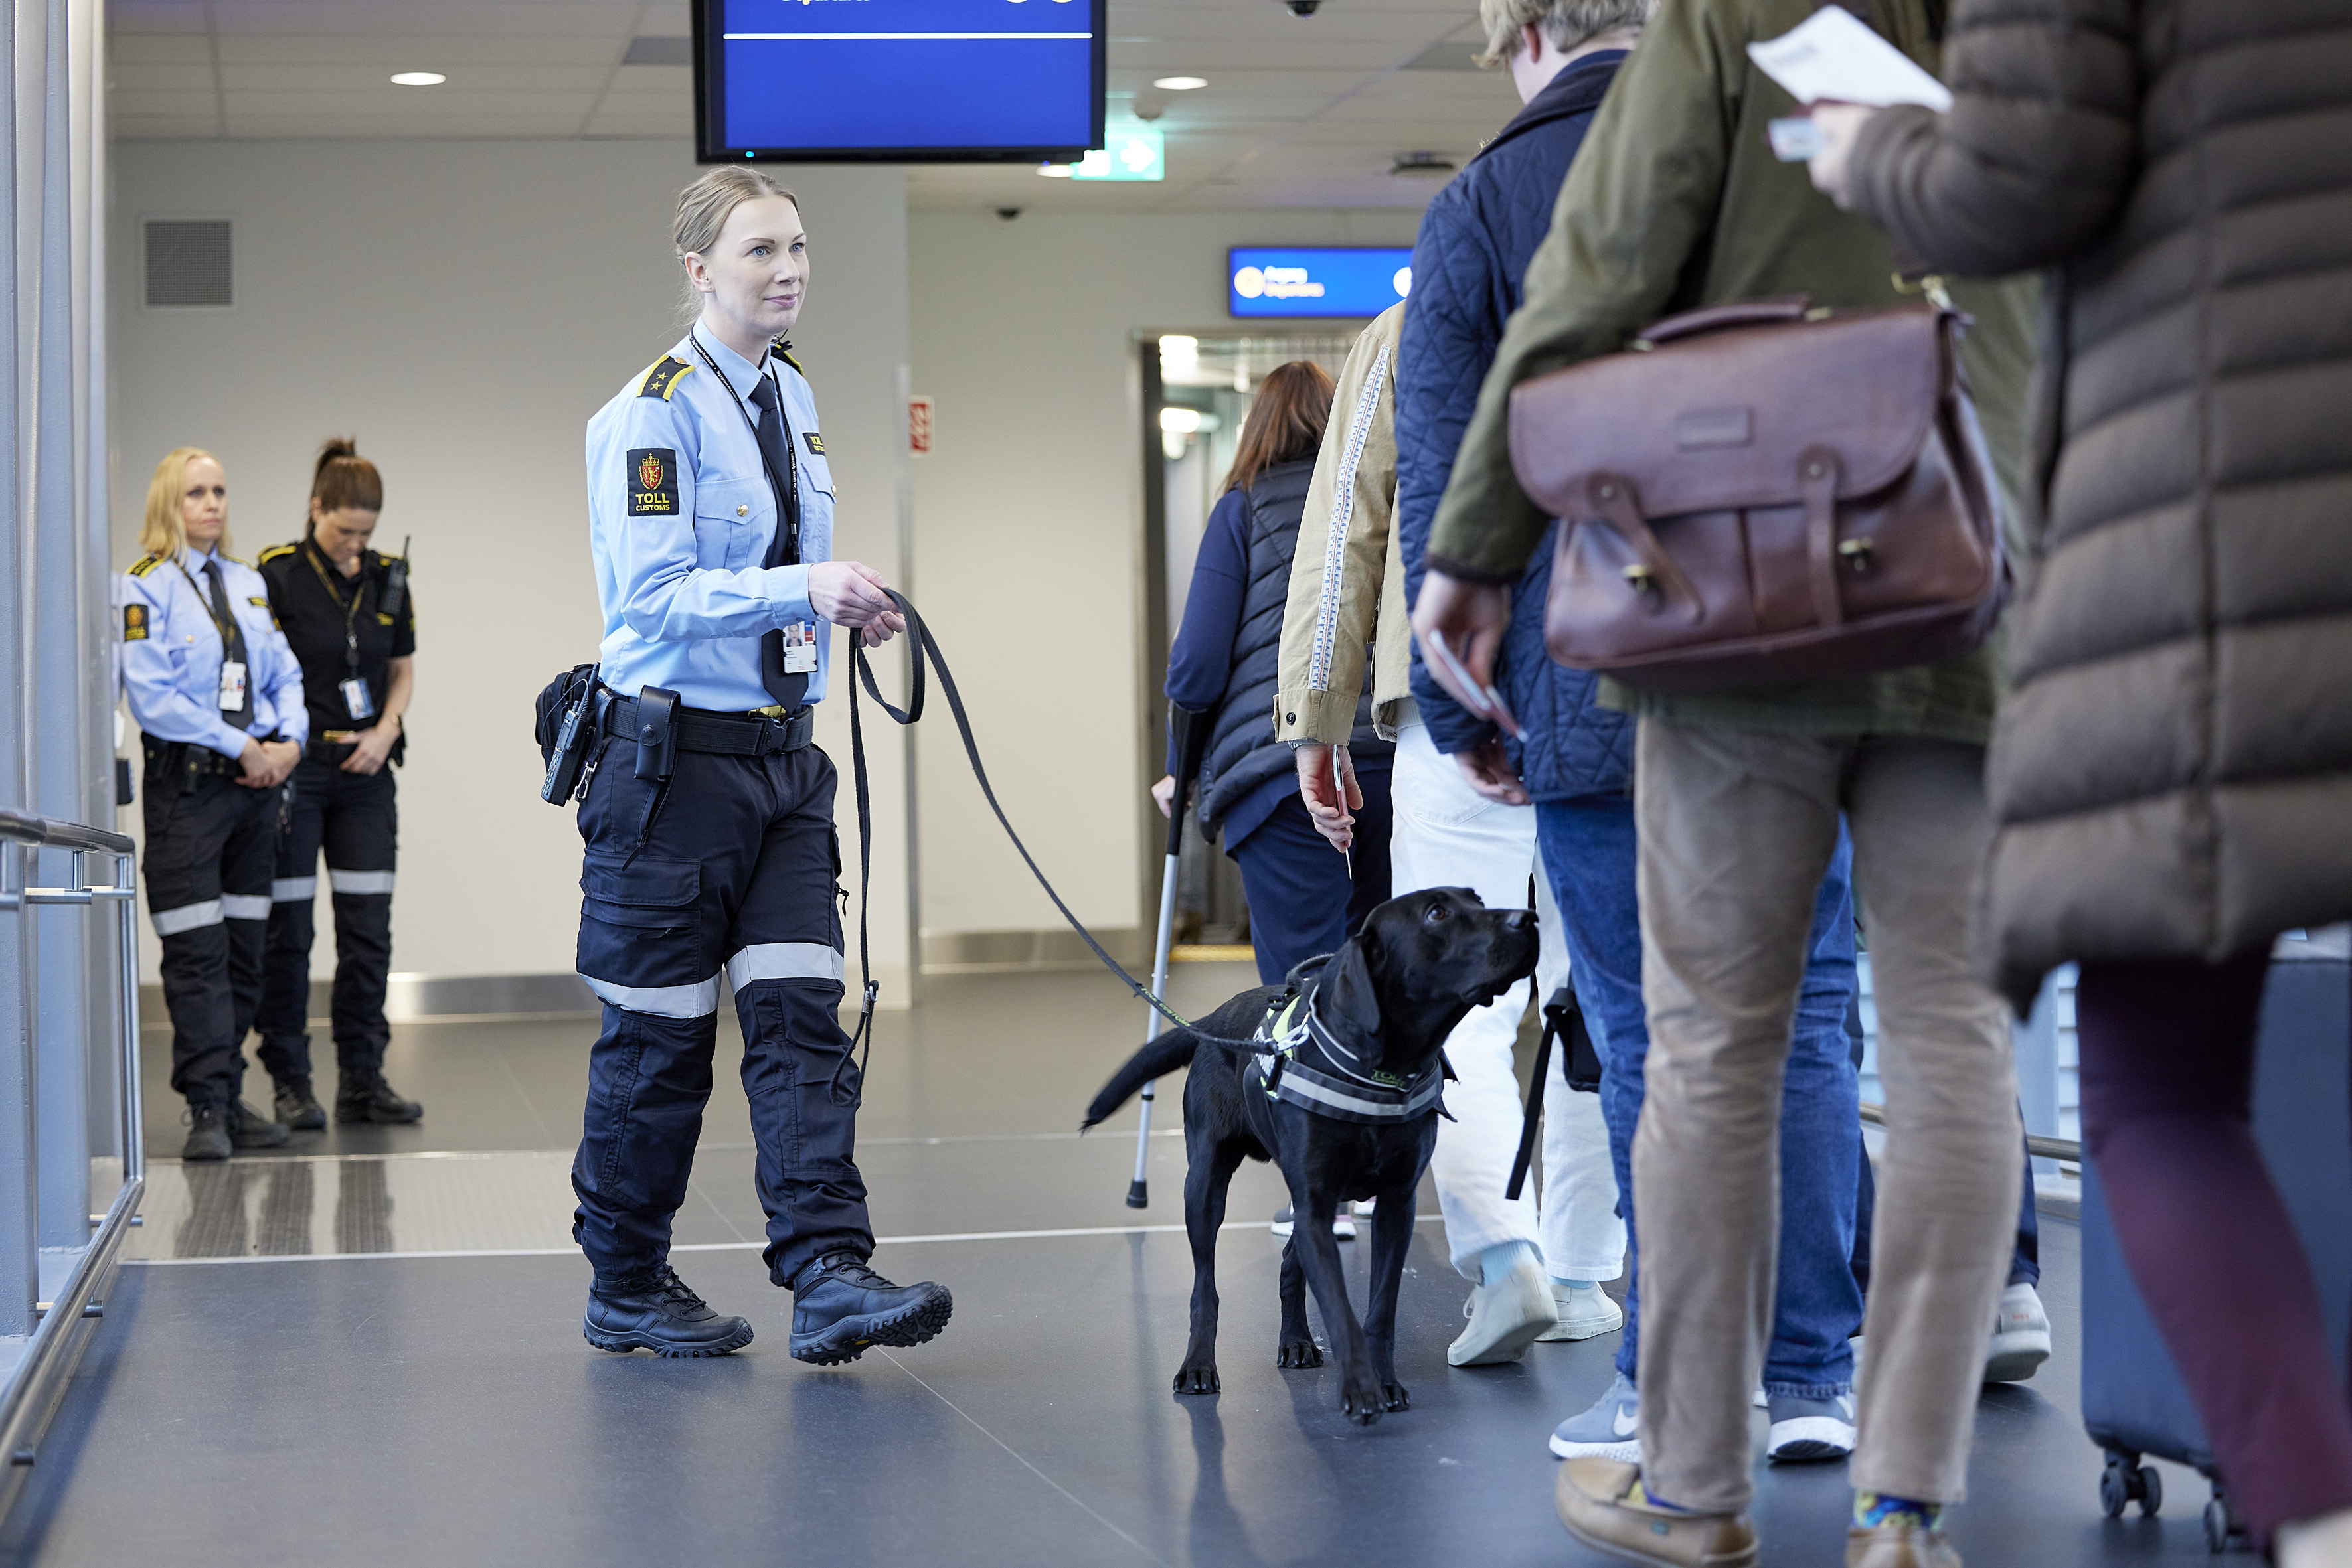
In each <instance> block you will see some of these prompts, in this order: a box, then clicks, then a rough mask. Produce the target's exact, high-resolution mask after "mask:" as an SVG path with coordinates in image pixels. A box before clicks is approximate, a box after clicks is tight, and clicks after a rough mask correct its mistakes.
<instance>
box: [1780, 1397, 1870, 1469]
mask: <svg viewBox="0 0 2352 1568" xmlns="http://www.w3.org/2000/svg"><path fill="white" fill-rule="evenodd" d="M1766 1409H1767V1410H1769V1412H1770V1413H1771V1417H1772V1435H1771V1437H1769V1438H1768V1439H1767V1440H1766V1442H1765V1445H1764V1457H1765V1458H1768V1459H1769V1460H1771V1461H1772V1462H1773V1463H1774V1464H1804V1463H1808V1462H1811V1461H1814V1460H1820V1459H1843V1458H1845V1457H1846V1456H1847V1455H1848V1454H1851V1453H1853V1437H1854V1432H1853V1395H1851V1394H1832V1396H1829V1397H1828V1398H1826V1399H1806V1398H1802V1397H1801V1396H1797V1395H1793V1394H1775V1395H1773V1396H1771V1398H1770V1401H1769V1403H1768V1404H1767V1406H1766Z"/></svg>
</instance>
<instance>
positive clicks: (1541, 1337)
mask: <svg viewBox="0 0 2352 1568" xmlns="http://www.w3.org/2000/svg"><path fill="white" fill-rule="evenodd" d="M1551 1302H1552V1310H1553V1312H1555V1313H1556V1314H1557V1317H1556V1320H1555V1321H1554V1322H1553V1323H1552V1325H1551V1327H1549V1328H1548V1329H1546V1330H1544V1332H1543V1333H1539V1334H1538V1335H1536V1343H1538V1344H1557V1343H1559V1342H1560V1341H1562V1340H1573V1339H1591V1338H1592V1337H1593V1336H1594V1335H1595V1334H1604V1333H1609V1332H1610V1331H1612V1329H1621V1328H1623V1327H1624V1326H1625V1309H1624V1308H1622V1307H1621V1306H1619V1305H1618V1304H1617V1303H1616V1302H1615V1301H1611V1300H1610V1299H1609V1292H1608V1291H1604V1290H1602V1289H1601V1287H1600V1286H1598V1285H1562V1284H1560V1283H1559V1281H1556V1280H1555V1281H1551Z"/></svg>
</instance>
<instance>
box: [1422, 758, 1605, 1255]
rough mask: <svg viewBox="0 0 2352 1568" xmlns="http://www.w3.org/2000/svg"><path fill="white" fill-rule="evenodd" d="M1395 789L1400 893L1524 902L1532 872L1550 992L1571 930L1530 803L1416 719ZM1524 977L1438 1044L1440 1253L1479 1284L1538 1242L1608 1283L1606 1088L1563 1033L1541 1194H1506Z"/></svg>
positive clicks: (1548, 1096) (1514, 1145)
mask: <svg viewBox="0 0 2352 1568" xmlns="http://www.w3.org/2000/svg"><path fill="white" fill-rule="evenodd" d="M1389 796H1390V800H1391V806H1392V809H1393V810H1394V812H1395V818H1396V826H1395V830H1394V837H1393V838H1392V839H1391V841H1390V845H1389V864H1390V867H1391V873H1392V876H1393V881H1392V883H1391V886H1392V888H1393V890H1394V892H1395V893H1397V894H1407V893H1415V892H1418V891H1419V890H1421V889H1422V888H1424V887H1467V888H1469V889H1471V890H1472V891H1473V892H1475V893H1476V894H1477V895H1478V897H1479V900H1480V901H1481V902H1482V903H1484V904H1486V905H1487V906H1488V907H1489V908H1496V909H1525V908H1526V907H1527V897H1528V878H1529V877H1530V876H1532V877H1533V878H1534V880H1535V885H1536V917H1537V922H1538V928H1539V930H1540V932H1541V934H1542V938H1543V951H1542V954H1541V956H1539V957H1538V960H1537V964H1536V973H1535V980H1534V988H1535V995H1536V996H1538V997H1539V998H1543V997H1549V996H1550V995H1551V994H1552V992H1553V991H1554V990H1555V989H1557V988H1559V986H1560V985H1561V984H1563V983H1564V982H1565V981H1566V980H1567V979H1568V940H1567V937H1566V936H1565V934H1564V933H1563V930H1562V928H1561V925H1560V918H1559V909H1558V908H1557V907H1556V906H1555V905H1554V904H1553V903H1552V895H1551V883H1550V879H1549V878H1548V877H1546V876H1545V875H1544V873H1543V867H1542V865H1541V864H1540V863H1539V862H1538V854H1537V850H1536V811H1535V808H1534V807H1532V806H1505V805H1499V804H1497V803H1496V802H1495V801H1492V800H1486V798H1485V797H1483V796H1481V795H1480V794H1479V793H1478V792H1477V791H1476V790H1475V789H1471V788H1470V785H1469V781H1468V780H1466V779H1464V778H1463V777H1462V770H1461V768H1459V767H1458V766H1456V764H1455V763H1454V759H1453V758H1450V757H1446V756H1443V755H1441V754H1440V753H1439V752H1438V749H1437V747H1435V746H1434V745H1433V744H1432V743H1431V741H1430V738H1429V729H1428V727H1426V726H1424V725H1418V724H1416V725H1410V726H1407V727H1405V728H1404V729H1403V730H1402V731H1401V732H1400V733H1399V734H1398V736H1397V749H1396V763H1395V772H1394V773H1393V774H1391V777H1390V784H1389ZM1528 988H1529V987H1528V981H1526V980H1521V981H1520V982H1519V983H1518V984H1517V985H1516V986H1513V987H1512V988H1510V989H1509V990H1507V991H1506V992H1504V993H1503V994H1502V995H1501V996H1500V997H1497V998H1496V999H1495V1000H1494V1001H1493V1002H1492V1003H1491V1004H1489V1005H1488V1006H1486V1007H1483V1008H1479V1009H1476V1010H1475V1011H1474V1012H1472V1013H1471V1014H1470V1016H1469V1017H1468V1018H1465V1019H1463V1020H1462V1022H1461V1023H1460V1024H1458V1025H1457V1026H1455V1028H1454V1033H1453V1034H1452V1035H1451V1036H1449V1037H1448V1038H1447V1040H1446V1041H1445V1055H1446V1058H1447V1060H1448V1061H1452V1062H1453V1063H1454V1073H1455V1075H1456V1080H1457V1081H1456V1082H1452V1083H1449V1084H1447V1085H1446V1086H1445V1108H1446V1109H1447V1110H1448V1111H1450V1112H1452V1113H1454V1120H1453V1121H1450V1122H1449V1121H1446V1120H1445V1119H1444V1118H1443V1117H1441V1118H1439V1120H1438V1124H1437V1153H1436V1155H1435V1157H1434V1158H1433V1159H1432V1160H1431V1162H1430V1175H1431V1176H1433V1178H1434V1179H1435V1181H1436V1184H1437V1207H1438V1208H1439V1210H1440V1211H1441V1212H1442V1213H1443V1214H1444V1217H1445V1245H1446V1250H1447V1252H1448V1254H1449V1255H1450V1256H1451V1257H1452V1260H1453V1262H1454V1268H1455V1269H1456V1270H1460V1272H1461V1273H1462V1275H1463V1276H1464V1277H1465V1279H1468V1280H1470V1281H1473V1282H1474V1283H1475V1282H1476V1281H1477V1280H1478V1278H1479V1267H1478V1254H1479V1253H1481V1252H1483V1251H1485V1250H1486V1249H1487V1248H1489V1247H1496V1246H1500V1245H1501V1244H1502V1243H1504V1242H1507V1241H1527V1242H1531V1243H1534V1244H1535V1245H1536V1246H1537V1247H1538V1248H1539V1249H1541V1251H1542V1253H1543V1258H1544V1270H1545V1271H1546V1272H1547V1273H1549V1274H1551V1275H1552V1276H1554V1277H1555V1278H1558V1279H1562V1280H1613V1279H1615V1278H1617V1276H1618V1275H1619V1274H1621V1273H1622V1272H1623V1271H1624V1268H1625V1222H1624V1221H1623V1220H1622V1219H1620V1218H1618V1217H1617V1179H1616V1177H1615V1176H1614V1175H1613V1174H1612V1172H1611V1170H1610V1167H1609V1131H1608V1128H1607V1127H1606V1126H1605V1125H1604V1124H1602V1122H1601V1096H1600V1095H1598V1094H1580V1093H1577V1092H1575V1091H1573V1090H1571V1089H1570V1088H1569V1086H1568V1081H1567V1078H1566V1075H1565V1074H1563V1073H1562V1072H1561V1071H1560V1067H1561V1063H1560V1062H1559V1061H1558V1060H1557V1052H1558V1051H1559V1050H1561V1049H1564V1047H1563V1046H1562V1045H1561V1044H1559V1043H1555V1045H1554V1047H1553V1049H1554V1052H1555V1060H1554V1061H1553V1062H1552V1064H1551V1070H1550V1071H1549V1073H1547V1074H1546V1076H1545V1082H1544V1121H1543V1193H1542V1197H1541V1200H1540V1202H1539V1203H1538V1201H1536V1198H1535V1194H1534V1193H1533V1191H1532V1190H1531V1189H1532V1187H1533V1186H1534V1180H1533V1178H1532V1176H1531V1177H1530V1178H1529V1181H1528V1187H1527V1188H1522V1189H1521V1192H1520V1196H1519V1197H1518V1199H1517V1201H1516V1202H1513V1201H1511V1200H1509V1199H1507V1198H1506V1197H1504V1196H1503V1191H1504V1189H1505V1188H1506V1187H1507V1186H1509V1185H1510V1180H1511V1161H1512V1159H1513V1158H1514V1157H1515V1156H1516V1155H1517V1153H1518V1148H1519V1124H1520V1118H1521V1116H1522V1115H1523V1110H1522V1107H1521V1104H1520V1101H1519V1083H1518V1079H1517V1076H1516V1075H1515V1074H1514V1072H1513V1071H1512V1068H1511V1050H1512V1047H1513V1046H1515V1045H1516V1044H1517V1042H1518V1038H1519V1019H1521V1018H1522V1017H1524V1016H1525V1015H1526V1013H1527V1009H1528Z"/></svg>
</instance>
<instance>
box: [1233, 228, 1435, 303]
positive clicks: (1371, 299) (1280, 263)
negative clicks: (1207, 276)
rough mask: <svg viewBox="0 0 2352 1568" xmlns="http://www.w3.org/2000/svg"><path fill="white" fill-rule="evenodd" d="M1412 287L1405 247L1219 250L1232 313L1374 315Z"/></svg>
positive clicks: (1409, 255) (1408, 250)
mask: <svg viewBox="0 0 2352 1568" xmlns="http://www.w3.org/2000/svg"><path fill="white" fill-rule="evenodd" d="M1411 290H1412V247H1411V246H1339V245H1320V246H1314V245H1310V246H1254V245H1237V246H1234V247H1233V249H1231V250H1230V251H1228V252H1226V253H1225V301H1226V303H1225V308H1226V309H1227V310H1229V311H1231V312H1232V313H1233V314H1234V315H1235V316H1377V315H1379V314H1380V313H1381V311H1383V310H1385V309H1387V308H1389V307H1390V306H1391V305H1393V304H1395V303H1396V302H1397V301H1398V300H1400V299H1402V298H1404V297H1405V295H1406V294H1407V293H1409V292H1410V291H1411Z"/></svg>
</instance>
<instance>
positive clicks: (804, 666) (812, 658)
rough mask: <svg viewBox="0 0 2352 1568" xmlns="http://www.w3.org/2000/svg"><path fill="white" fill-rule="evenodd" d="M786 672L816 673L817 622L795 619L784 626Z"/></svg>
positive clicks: (795, 673)
mask: <svg viewBox="0 0 2352 1568" xmlns="http://www.w3.org/2000/svg"><path fill="white" fill-rule="evenodd" d="M784 674H788V675H813V674H816V624H815V622H809V621H795V622H793V623H792V624H791V625H789V626H787V627H785V628H784Z"/></svg>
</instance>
